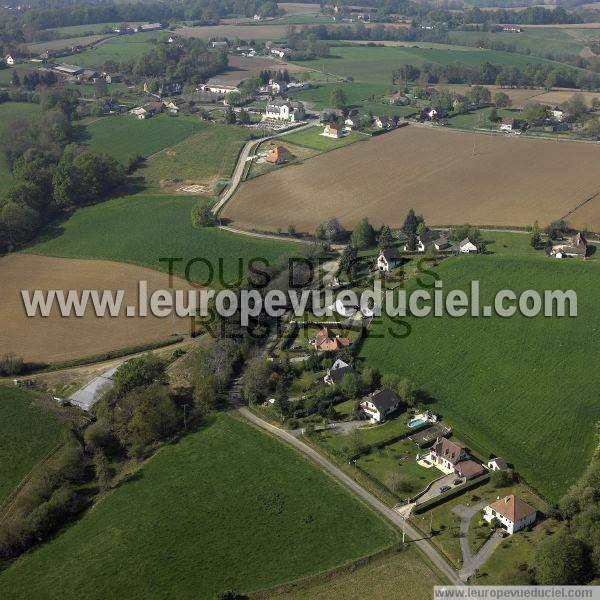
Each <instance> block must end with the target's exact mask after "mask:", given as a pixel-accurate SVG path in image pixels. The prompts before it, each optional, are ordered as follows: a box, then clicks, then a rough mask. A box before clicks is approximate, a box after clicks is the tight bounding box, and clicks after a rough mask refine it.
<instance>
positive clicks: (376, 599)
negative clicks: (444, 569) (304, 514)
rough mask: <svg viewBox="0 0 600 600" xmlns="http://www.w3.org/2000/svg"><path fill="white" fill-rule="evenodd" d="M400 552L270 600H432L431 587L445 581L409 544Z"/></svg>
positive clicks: (286, 591)
mask: <svg viewBox="0 0 600 600" xmlns="http://www.w3.org/2000/svg"><path fill="white" fill-rule="evenodd" d="M404 548H405V549H404V550H403V551H401V552H393V553H390V554H389V555H385V556H381V557H378V558H375V559H373V560H371V561H369V563H367V564H366V565H361V566H360V567H358V568H353V569H350V570H348V571H344V572H341V573H336V574H335V575H333V576H332V575H329V574H327V575H323V576H322V577H318V578H314V579H313V580H311V581H308V582H306V583H300V584H299V585H295V586H293V588H292V589H286V590H285V591H284V590H282V591H281V592H274V593H270V594H269V595H268V598H269V599H270V600H278V599H282V600H284V599H285V600H331V598H341V599H344V600H349V599H350V598H369V600H389V599H390V598H403V599H406V600H409V599H410V600H431V594H432V586H434V585H443V584H444V581H443V580H442V579H441V578H440V576H439V575H438V574H437V573H436V572H435V571H434V570H433V568H432V567H430V566H429V565H428V564H427V563H426V562H425V560H424V559H423V557H422V556H421V555H420V554H419V553H418V552H417V550H416V548H415V547H414V546H412V545H410V544H407V545H406V546H405V547H404Z"/></svg>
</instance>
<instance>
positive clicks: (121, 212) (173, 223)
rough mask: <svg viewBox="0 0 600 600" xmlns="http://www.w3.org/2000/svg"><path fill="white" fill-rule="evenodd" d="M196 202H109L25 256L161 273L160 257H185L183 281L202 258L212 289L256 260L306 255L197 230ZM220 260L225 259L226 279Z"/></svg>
mask: <svg viewBox="0 0 600 600" xmlns="http://www.w3.org/2000/svg"><path fill="white" fill-rule="evenodd" d="M197 200H198V198H197V197H182V196H169V195H154V194H148V193H140V194H136V195H131V196H124V197H121V198H115V199H111V200H107V201H105V202H102V203H99V204H96V205H94V206H88V207H85V208H81V209H79V210H77V211H76V212H74V213H72V214H71V215H69V216H68V217H66V218H65V219H64V220H62V221H59V222H54V223H52V224H50V225H49V226H48V227H47V228H46V229H45V230H44V232H42V234H41V236H40V237H39V238H38V241H37V243H34V244H33V245H32V246H30V247H28V248H27V249H26V252H27V253H30V254H43V255H47V256H60V257H66V258H96V259H104V260H111V261H114V262H123V263H129V264H135V265H140V266H142V267H148V268H150V269H154V270H157V271H163V272H165V271H168V264H167V262H160V260H159V259H161V258H163V259H166V258H168V257H175V258H178V259H182V260H180V261H176V262H175V263H174V273H175V275H176V276H179V277H184V276H185V267H186V265H187V262H188V261H191V260H192V259H194V258H197V257H203V258H204V259H207V260H208V261H210V263H211V264H212V265H213V269H214V276H213V278H212V281H210V282H209V283H208V285H209V287H217V288H220V287H222V286H223V282H230V281H235V280H236V279H237V278H238V277H239V276H240V275H239V274H240V271H241V274H242V275H243V274H244V273H245V272H246V268H247V266H248V261H249V260H250V259H252V258H254V257H261V258H264V259H266V260H267V261H268V262H269V263H270V264H272V263H273V262H274V261H275V260H276V259H277V258H278V257H280V256H282V255H285V254H293V255H295V256H299V255H300V256H301V255H303V253H304V246H303V245H301V244H298V243H293V242H285V241H281V242H279V241H276V240H263V239H259V238H254V237H249V236H240V235H236V234H234V233H229V232H227V231H222V230H220V229H217V228H212V227H207V228H202V229H195V228H194V227H193V226H192V223H191V218H190V211H191V209H192V206H194V204H195V203H196V201H197ZM219 259H223V269H222V271H223V277H220V268H219V266H218V261H219ZM239 261H241V263H242V264H241V267H240V265H239ZM189 275H190V278H191V279H193V280H195V281H204V280H206V278H207V277H208V270H207V267H206V266H205V265H202V264H198V263H197V264H195V265H192V267H191V268H190V271H189ZM221 280H222V281H221Z"/></svg>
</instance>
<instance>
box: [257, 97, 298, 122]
mask: <svg viewBox="0 0 600 600" xmlns="http://www.w3.org/2000/svg"><path fill="white" fill-rule="evenodd" d="M305 116H306V113H305V111H304V104H302V102H291V101H289V100H273V101H271V102H269V103H268V104H267V110H266V111H265V117H266V118H267V119H278V120H281V121H292V122H297V121H302V120H304V117H305Z"/></svg>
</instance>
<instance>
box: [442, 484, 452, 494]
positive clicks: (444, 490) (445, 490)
mask: <svg viewBox="0 0 600 600" xmlns="http://www.w3.org/2000/svg"><path fill="white" fill-rule="evenodd" d="M449 489H450V486H449V485H443V486H442V487H441V488H440V494H443V493H444V492H447V491H448V490H449Z"/></svg>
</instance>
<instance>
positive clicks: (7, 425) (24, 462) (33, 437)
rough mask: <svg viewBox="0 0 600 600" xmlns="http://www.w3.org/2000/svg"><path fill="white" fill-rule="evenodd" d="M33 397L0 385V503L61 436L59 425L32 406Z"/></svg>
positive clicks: (28, 393) (33, 403)
mask: <svg viewBox="0 0 600 600" xmlns="http://www.w3.org/2000/svg"><path fill="white" fill-rule="evenodd" d="M35 398H36V396H35V395H34V394H32V393H31V392H26V391H24V390H22V389H20V388H17V387H14V386H13V387H6V386H4V385H0V504H1V503H2V501H3V500H4V499H5V498H6V496H7V495H8V494H9V493H10V492H11V491H12V490H13V489H14V487H15V486H16V485H17V484H18V483H19V482H20V481H21V480H22V479H23V477H25V475H27V473H29V471H30V470H31V469H32V468H33V467H34V466H35V464H36V463H37V462H39V461H40V460H41V459H42V458H43V457H44V456H45V455H46V454H48V452H50V451H51V450H52V449H53V448H54V447H55V446H56V445H57V444H58V443H59V441H60V439H61V434H62V431H63V429H62V426H61V425H60V424H59V423H58V421H56V419H54V418H53V417H52V416H51V415H49V414H47V413H46V412H44V411H43V410H42V409H40V408H38V407H36V406H35Z"/></svg>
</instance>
